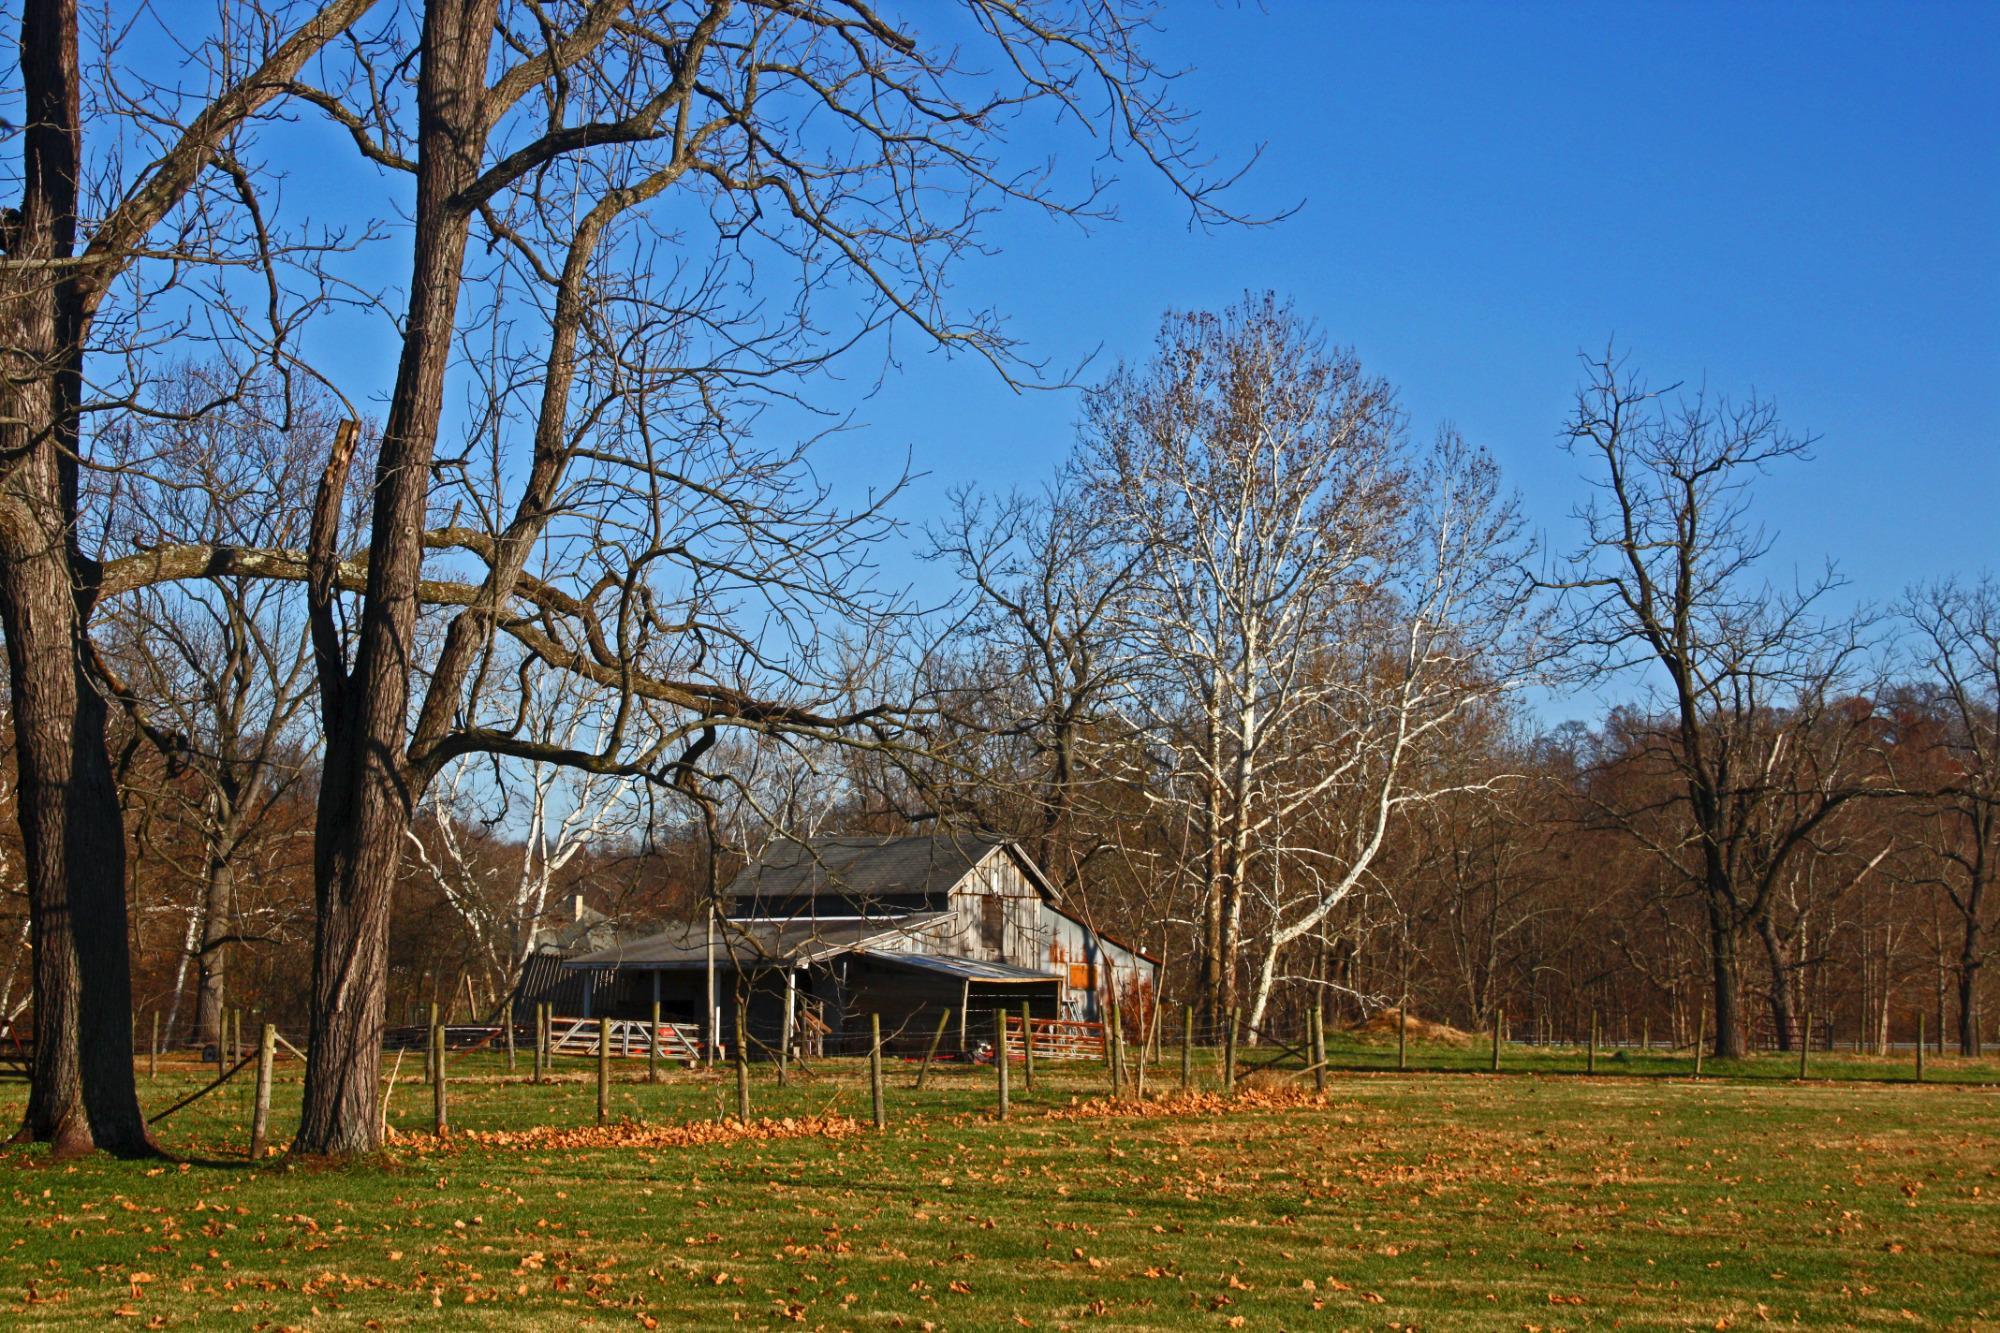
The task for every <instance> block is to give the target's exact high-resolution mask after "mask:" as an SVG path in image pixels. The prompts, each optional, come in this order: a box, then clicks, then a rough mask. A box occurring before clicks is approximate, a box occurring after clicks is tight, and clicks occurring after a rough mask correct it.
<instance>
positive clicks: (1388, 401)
mask: <svg viewBox="0 0 2000 1333" xmlns="http://www.w3.org/2000/svg"><path fill="white" fill-rule="evenodd" d="M1085 413H1086V418H1085V426H1084V430H1083V440H1082V443H1081V446H1080V457H1081V458H1082V460H1083V464H1084V467H1085V468H1086V469H1087V473H1088V475H1089V478H1090V488H1091V489H1090V495H1091V499H1092V503H1093V504H1094V505H1095V506H1096V507H1097V508H1098V509H1099V511H1100V512H1101V513H1102V514H1103V515H1104V516H1105V518H1106V520H1107V521H1108V522H1109V523H1110V524H1111V525H1112V527H1113V528H1114V529H1115V530H1118V531H1120V532H1121V533H1122V534H1124V540H1125V541H1127V542H1129V543H1130V544H1131V546H1132V547H1133V549H1134V550H1135V551H1136V552H1137V553H1138V556H1139V561H1140V569H1141V572H1140V574H1139V576H1138V577H1137V578H1136V579H1135V580H1134V583H1133V587H1132V590H1131V593H1130V595H1129V596H1127V597H1126V598H1125V599H1124V602H1125V610H1126V611H1127V613H1128V614H1127V616H1126V618H1125V622H1124V626H1123V632H1124V633H1125V634H1126V635H1127V636H1129V637H1130V639H1131V640H1132V641H1133V643H1134V645H1135V646H1134V648H1133V658H1134V661H1135V663H1138V664H1143V665H1142V666H1141V669H1142V670H1143V671H1144V673H1145V677H1146V680H1145V684H1144V686H1143V687H1142V688H1141V690H1140V691H1139V692H1137V694H1136V698H1137V699H1138V700H1139V701H1140V707H1141V708H1142V709H1143V710H1144V714H1145V716H1144V717H1143V719H1142V720H1141V722H1140V723H1139V725H1140V727H1141V729H1142V730H1144V731H1145V732H1147V733H1148V734H1150V735H1153V736H1155V737H1158V738H1161V739H1160V740H1159V741H1158V749H1159V753H1160V754H1161V755H1162V756H1163V757H1164V762H1165V763H1166V765H1167V768H1168V770H1169V773H1170V776H1169V777H1168V778H1167V780H1166V782H1165V784H1163V786H1162V787H1161V788H1159V789H1157V790H1160V791H1162V792H1172V793H1173V796H1172V798H1171V799H1174V800H1176V801H1179V802H1181V803H1182V804H1183V807H1184V810H1185V813H1186V817H1187V819H1188V820H1189V821H1190V824H1191V827H1192V828H1193V829H1194V830H1195V834H1194V837H1193V838H1192V839H1191V843H1192V845H1191V848H1190V850H1191V852H1192V854H1193V855H1194V856H1195V857H1197V858H1198V859H1199V864H1198V868H1195V867H1190V869H1191V872H1192V874H1193V875H1194V877H1195V878H1196V880H1197V882H1198V883H1199V885H1200V892H1201V900H1202V902H1201V911H1202V921H1203V925H1202V945H1201V965H1200V966H1201V983H1200V993H1201V995H1202V997H1203V999H1204V1002H1205V1004H1206V1005H1207V1006H1208V1007H1209V1008H1210V1009H1211V1010H1212V1011H1213V1013H1214V1014H1220V1013H1223V1012H1226V1011H1228V1010H1230V1009H1233V1008H1234V1007H1235V1006H1236V1005H1237V1003H1238V1001H1239V998H1240V974H1239V953H1240V944H1241V938H1242V923H1243V912H1244V905H1245V902H1246V895H1247V892H1248V884H1249V882H1250V880H1251V878H1252V877H1253V876H1254V875H1255V874H1256V871H1257V867H1256V860H1257V858H1258V857H1259V855H1260V854H1261V853H1262V851H1263V850H1264V846H1265V843H1264V834H1265V833H1266V832H1267V831H1268V830H1269V829H1271V828H1272V826H1273V821H1277V820H1280V819H1284V818H1286V817H1287V816H1288V815H1289V813H1291V807H1292V806H1294V805H1295V804H1296V803H1298V802H1299V801H1302V800H1303V799H1305V795H1306V792H1307V791H1309V790H1310V789H1311V787H1312V786H1313V785H1314V782H1315V781H1316V780H1315V779H1311V778H1308V779H1305V785H1304V786H1303V787H1285V789H1284V790H1282V791H1280V790H1279V789H1278V788H1279V787H1280V786H1282V785H1283V783H1282V780H1281V774H1282V773H1283V772H1284V771H1285V770H1283V769H1281V768H1280V767H1279V766H1278V765H1277V764H1276V763H1275V759H1276V756H1277V754H1278V752H1279V750H1280V748H1281V747H1282V746H1284V745H1285V744H1287V743H1288V742H1289V741H1290V740H1292V739H1294V738H1295V736H1296V734H1297V733H1298V732H1299V730H1300V728H1301V727H1302V726H1303V725H1304V724H1305V722H1306V720H1307V719H1308V718H1309V717H1310V716H1311V715H1312V714H1313V713H1314V712H1315V711H1316V710H1318V709H1319V708H1320V706H1321V705H1322V704H1323V703H1324V702H1325V701H1326V700H1327V699H1328V697H1329V695H1330V694H1331V693H1332V692H1334V691H1335V690H1337V689H1338V686H1337V685H1334V684H1333V683H1332V682H1331V680H1330V678H1329V676H1328V674H1327V673H1325V672H1323V671H1320V670H1318V668H1319V667H1320V666H1322V665H1323V664H1324V662H1325V660H1326V657H1327V654H1328V649H1329V644H1330V642H1331V640H1330V636H1329V633H1328V631H1329V628H1330V627H1331V626H1332V625H1333V624H1334V623H1335V622H1336V621H1338V620H1341V619H1342V618H1343V617H1350V616H1364V615H1365V614H1366V612H1365V610H1364V609H1363V608H1362V606H1361V602H1363V601H1365V600H1366V599H1364V598H1361V597H1358V596H1357V593H1358V591H1359V590H1360V589H1361V588H1362V587H1363V586H1364V585H1365V584H1367V583H1368V582H1369V581H1370V580H1371V579H1372V578H1373V577H1374V576H1375V575H1376V574H1377V573H1378V569H1377V567H1376V564H1375V562H1376V560H1377V559H1378V558H1379V557H1380V556H1382V555H1383V553H1384V552H1385V551H1387V550H1388V549H1389V548H1391V547H1392V546H1394V545H1395V543H1396V541H1397V538H1398V527H1399V524H1400V523H1401V522H1402V520H1403V517H1404V515H1405V514H1406V512H1407V511H1408V508H1409V504H1410V495H1409V485H1408V482H1409V478H1408V475H1407V472H1406V470H1405V460H1404V458H1403V457H1402V453H1401V428H1402V423H1401V418H1400V416H1399V414H1398V412H1397V410H1396V407H1395V404H1394V400H1393V396H1392V395H1391V393H1390V391H1389V387H1388V385H1387V384H1386V383H1384V382H1383V381H1382V380H1380V379H1378V378H1375V377H1372V376H1370V375H1367V374H1366V373H1365V372H1364V371H1363V370H1362V368H1361V364H1360V362H1359V360H1358V359H1357V358H1356V357H1355V356H1354V355H1353V353H1351V352H1349V351H1345V350H1341V349H1335V348H1331V347H1329V346H1328V344H1327V341H1326V338H1325V336H1324V335H1323V334H1322V333H1321V332H1320V331H1319V330H1318V329H1317V328H1315V327H1314V326H1313V325H1312V324H1311V323H1310V322H1309V321H1307V320H1306V319H1304V318H1302V317H1301V316H1299V315H1298V314H1297V313H1296V312H1295V311H1293V309H1292V308H1291V307H1290V306H1289V305H1287V304H1284V303H1282V302H1280V301H1279V300H1278V299H1277V298H1276V297H1274V296H1270V295H1265V296H1263V297H1252V298H1248V299H1246V300H1245V301H1243V302H1242V303H1241V304H1239V305H1237V306H1235V307H1232V308H1231V309H1229V310H1227V311H1225V312H1223V313H1220V314H1187V315H1170V316H1168V317H1167V318H1166V319H1165V320H1164V321H1163V322H1162V324H1161V328H1160V332H1159V336H1158V340H1157V344H1156V348H1155V351H1154V355H1153V357H1152V358H1151V360H1150V361H1148V362H1146V363H1145V364H1143V365H1139V366H1132V367H1120V368H1119V369H1118V370H1117V371H1116V372H1115V373H1114V374H1113V375H1112V376H1111V377H1110V378H1109V379H1108V380H1107V381H1106V383H1105V384H1104V385H1103V386H1102V387H1100V388H1098V389H1095V390H1093V391H1092V392H1091V393H1090V394H1089V395H1088V396H1087V398H1086V400H1085Z"/></svg>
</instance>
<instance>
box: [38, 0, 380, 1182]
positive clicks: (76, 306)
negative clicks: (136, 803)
mask: <svg viewBox="0 0 2000 1333" xmlns="http://www.w3.org/2000/svg"><path fill="white" fill-rule="evenodd" d="M368 4H369V0H328V3H326V4H324V5H320V6H317V7H304V8H300V7H291V6H284V7H280V8H279V9H277V10H274V12H273V13H271V14H270V15H268V16H266V17H267V18H268V20H269V21H268V22H265V21H259V22H253V23H245V24H243V25H241V26H240V27H232V28H231V29H230V34H229V38H228V39H227V40H224V41H220V42H218V43H216V44H215V45H214V46H212V47H209V48H205V49H204V51H203V54H204V55H206V56H208V57H210V58H209V59H208V60H207V62H206V68H205V69H203V70H200V71H197V75H198V76H199V75H204V74H205V75H206V78H205V79H203V78H201V77H196V78H194V79H192V80H188V81H176V80H158V81H154V82H153V83H151V84H150V85H147V86H146V87H145V88H143V89H138V88H115V87H114V88H111V89H105V90H100V91H99V94H98V95H96V96H94V97H93V98H92V100H91V103H90V104H91V105H92V106H93V107H94V108H97V107H106V108H117V109H119V113H122V114H118V113H112V114H114V117H115V123H117V124H118V125H120V126H122V130H121V131H120V132H117V133H113V134H111V135H109V136H108V138H109V140H110V144H109V150H108V151H100V152H98V154H97V155H95V156H93V157H91V158H89V159H87V158H86V156H85V148H86V143H85V138H84V124H83V108H84V105H85V99H84V89H83V84H84V80H85V70H86V64H85V62H84V60H83V59H82V57H81V56H80V54H79V32H78V17H77V5H76V0H22V5H21V10H20V13H21V40H20V45H19V48H18V52H19V56H18V59H19V71H20V83H19V85H18V90H17V96H18V99H19V101H18V104H17V105H18V114H15V115H10V116H8V117H7V123H8V133H9V134H10V135H11V137H12V138H13V140H14V143H15V145H16V146H17V147H18V150H19V157H18V158H17V159H14V160H15V163H16V165H15V167H14V169H13V172H12V174H11V179H10V181H9V188H10V189H12V190H15V191H18V197H19V200H20V202H19V203H18V204H17V205H16V206H15V207H13V208H11V209H9V210H8V211H7V214H6V216H5V221H4V225H0V253H4V256H5V258H4V262H0V628H4V630H5V633H6V639H7V659H8V666H9V677H10V682H11V686H12V696H13V705H14V724H15V754H16V761H17V763H18V765H19V776H20V784H21V801H20V820H21V833H22V843H23V847H24V851H25V855H26V861H27V870H28V884H29V925H30V934H31V937H32V945H33V956H34V968H35V973H34V980H35V986H34V991H35V1032H34V1037H35V1051H34V1069H33V1076H32V1083H31V1089H30V1094H29V1099H28V1107H27V1114H26V1119H25V1123H24V1125H23V1130H22V1132H23V1134H24V1135H25V1136H27V1137H29V1138H32V1139H36V1140H43V1141H47V1142H50V1143H52V1144H53V1145H54V1147H55V1149H56V1151H57V1152H58V1153H61V1154H67V1153H74V1152H81V1151H85V1150H87V1149H89V1148H90V1147H92V1146H97V1147H102V1148H108V1149H111V1150H113V1151H115V1152H119V1153H124V1154H140V1153H147V1152H150V1151H152V1144H151V1139H150V1136H149V1135H148V1134H147V1132H146V1126H145V1122H144V1120H143V1118H142V1117H141V1116H140V1114H139V1103H138V1096H137V1090H136V1088H135V1086H134V1083H133V1078H132V1061H131V1051H132V1029H131V1024H132V1015H131V974H130V959H129V957H128V954H127V949H126V935H125V930H126V903H125V864H124V839H123V837H122V836H121V824H120V818H119V811H118V797H117V792H116V789H115V785H114V782H113V779H112V773H111V763H110V758H109V754H108V751H107V748H106V741H105V725H106V706H105V702H104V699H103V697H102V695H101V694H100V690H99V686H98V683H97V682H96V680H95V679H94V677H93V676H92V673H91V669H90V658H91V654H90V651H89V646H88V634H89V622H90V614H91V608H92V604H93V603H94V601H95V600H96V597H97V594H98V566H97V563H96V561H95V560H94V559H92V558H91V557H90V556H89V555H87V554H86V553H85V551H84V550H83V548H82V547H81V545H80V540H79V538H80V534H79V518H80V507H79V497H80V495H82V494H83V490H84V486H83V478H82V475H81V470H82V467H83V463H84V441H85V431H84V426H83V412H84V410H85V408H86V405H87V400H88V399H89V398H90V397H91V395H90V392H89V391H90V389H91V387H92V386H93V385H94V384H96V383H101V382H104V381H105V380H106V379H116V378H117V375H116V373H114V374H113V375H111V376H109V377H93V375H92V374H91V373H90V368H89V366H88V364H87V352H88V351H89V349H90V348H91V347H92V345H93V339H94V330H95V327H96V325H97V323H98V321H99V320H100V318H101V317H102V316H103V315H104V313H105V311H106V308H107V301H110V300H111V298H112V297H113V295H114V289H115V288H116V286H117V284H118V283H119V282H120V281H121V279H124V278H126V277H128V276H130V275H132V274H133V272H134V270H135V267H136V266H138V265H140V263H141V261H142V260H143V261H144V262H145V263H146V264H148V265H150V266H156V267H157V268H159V269H160V270H162V271H164V272H166V273H168V274H177V273H184V272H186V271H188V270H194V271H201V270H203V269H204V267H206V270H207V271H208V272H211V273H213V272H218V271H220V270H221V269H222V268H224V267H227V266H228V265H229V264H230V263H232V262H239V261H240V262H242V263H243V264H244V266H245V268H246V269H248V270H257V269H264V270H267V271H268V269H269V268H270V267H271V265H272V262H273V251H272V249H271V248H270V244H269V243H270V241H271V234H270V233H269V231H268V230H266V229H264V228H262V227H260V226H258V225H257V222H256V214H257V209H256V204H255V194H254V189H253V187H252V185H251V180H252V173H251V171H250V169H249V168H248V167H247V166H246V165H245V159H244V158H243V157H242V156H241V155H240V154H239V153H238V152H237V151H236V149H237V147H238V146H239V145H238V144H237V143H236V136H237V135H238V132H239V131H240V130H241V129H242V127H243V126H244V125H245V123H246V122H247V121H249V120H250V119H252V118H253V117H255V116H257V115H258V114H259V113H260V112H261V111H262V110H263V109H264V108H265V107H266V106H267V105H268V104H269V103H270V102H271V101H272V99H274V98H276V97H278V96H280V95H281V94H282V92H283V89H284V86H285V83H286V82H287V80H289V79H290V78H292V77H293V76H294V75H295V74H296V73H297V72H298V71H299V70H300V69H301V68H302V67H303V66H304V65H305V63H306V62H307V61H308V60H309V59H311V58H312V57H313V55H314V54H315V53H317V52H318V51H319V50H320V49H321V48H322V47H324V46H325V44H326V43H327V42H328V41H330V40H332V38H333V37H334V36H335V35H336V34H338V33H339V32H340V31H341V30H342V29H343V28H345V27H346V26H347V25H348V24H349V23H351V22H352V21H353V20H354V19H355V17H357V16H358V15H359V14H361V13H362V12H363V11H364V10H365V9H366V8H367V7H368ZM114 31H115V27H113V26H110V25H108V26H107V28H106V30H105V33H103V34H100V35H101V36H104V37H105V39H106V44H107V45H109V44H110V42H111V34H112V33H113V32H114ZM117 66H118V60H117V58H116V55H115V53H113V52H110V51H107V52H106V53H105V54H104V58H102V59H93V61H92V62H91V63H90V65H89V66H88V68H91V69H101V70H109V69H114V68H117ZM190 87H192V91H190V90H189V89H190ZM123 131H129V134H127V133H124V132H123ZM121 139H122V140H124V142H122V143H121V142H119V141H120V140H121ZM121 149H125V150H131V151H129V152H128V151H121ZM202 205H207V207H203V206H202ZM87 210H88V211H89V212H90V213H91V214H92V216H90V217H89V219H88V226H87V229H86V226H85V213H86V211H87ZM169 218H177V220H178V221H179V223H180V224H181V225H179V226H178V227H174V228H172V229H171V230H172V232H173V234H171V235H167V236H162V237H156V235H155V233H156V232H158V231H159V230H161V228H162V224H163V223H166V222H167V221H168V220H169ZM225 218H228V219H232V221H231V222H230V223H229V224H227V225H224V224H223V223H222V219H225ZM239 222H247V225H242V226H238V225H236V224H237V223H239ZM246 235H247V236H249V237H250V238H251V239H249V240H248V241H243V240H241V239H240V238H242V237H244V236H246ZM113 304H114V305H115V304H116V303H115V302H113ZM215 309H216V311H217V312H218V317H220V312H225V311H226V309H227V307H226V306H221V305H218V306H217V307H216V308H215ZM124 332H126V333H127V335H128V337H127V338H126V339H125V341H127V342H129V341H131V338H130V336H129V335H130V334H131V330H130V329H127V330H125V331H124Z"/></svg>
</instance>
